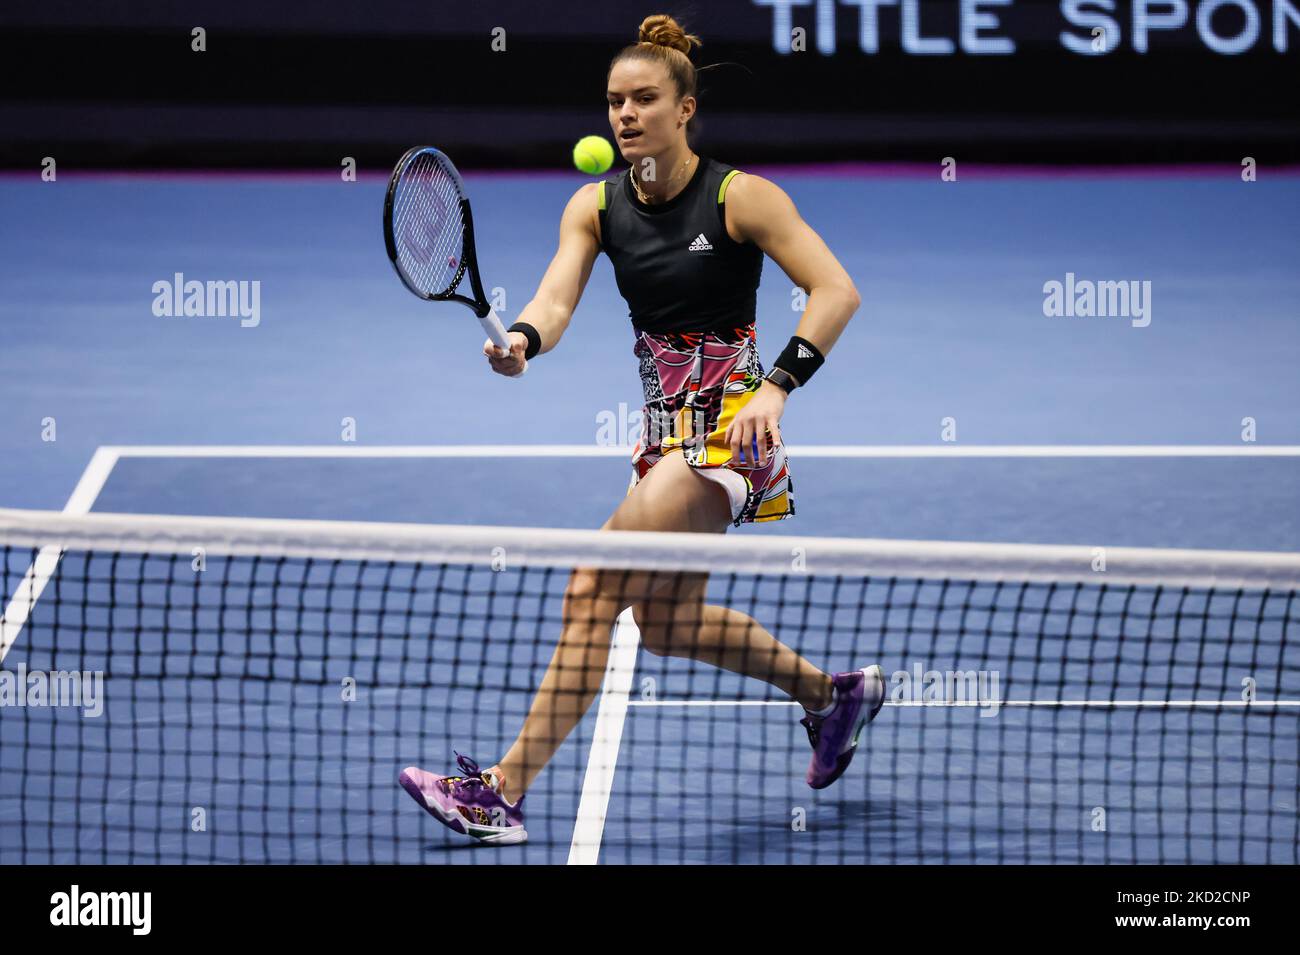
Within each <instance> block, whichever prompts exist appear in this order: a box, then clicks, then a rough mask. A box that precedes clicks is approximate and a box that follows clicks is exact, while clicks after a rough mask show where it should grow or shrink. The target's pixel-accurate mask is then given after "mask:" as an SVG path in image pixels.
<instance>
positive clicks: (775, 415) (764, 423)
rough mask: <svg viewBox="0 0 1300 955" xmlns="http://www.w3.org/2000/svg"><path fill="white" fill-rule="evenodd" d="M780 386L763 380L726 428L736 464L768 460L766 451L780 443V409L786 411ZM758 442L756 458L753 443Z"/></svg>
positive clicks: (758, 463) (783, 392) (761, 464)
mask: <svg viewBox="0 0 1300 955" xmlns="http://www.w3.org/2000/svg"><path fill="white" fill-rule="evenodd" d="M785 399H786V394H785V391H784V390H783V389H781V388H780V387H778V386H776V385H774V384H772V383H771V382H770V381H764V382H763V383H762V384H761V385H759V386H758V391H756V392H754V396H753V397H752V398H750V399H749V401H748V402H747V403H746V404H745V407H743V408H741V409H740V411H739V412H738V413H737V414H736V417H735V418H733V419H732V421H731V424H730V425H729V426H728V428H727V443H728V444H729V445H731V459H732V461H733V462H735V463H737V464H743V465H744V466H746V467H754V466H759V467H762V466H763V465H765V464H767V460H768V451H769V450H771V449H774V448H775V447H776V446H777V445H778V444H780V443H781V425H780V421H781V413H782V412H784V411H785ZM755 441H757V444H758V451H757V460H755V451H754V445H755Z"/></svg>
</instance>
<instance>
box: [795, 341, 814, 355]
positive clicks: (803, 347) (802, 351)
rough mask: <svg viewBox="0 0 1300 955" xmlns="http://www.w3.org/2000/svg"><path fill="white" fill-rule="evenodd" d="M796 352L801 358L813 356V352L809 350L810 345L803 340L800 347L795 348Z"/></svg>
mask: <svg viewBox="0 0 1300 955" xmlns="http://www.w3.org/2000/svg"><path fill="white" fill-rule="evenodd" d="M795 354H796V355H798V356H799V357H800V358H811V357H812V356H813V354H812V352H811V351H809V350H808V346H807V345H805V344H804V343H803V342H800V343H799V347H798V348H797V349H796V350H795Z"/></svg>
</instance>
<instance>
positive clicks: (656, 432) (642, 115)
mask: <svg viewBox="0 0 1300 955" xmlns="http://www.w3.org/2000/svg"><path fill="white" fill-rule="evenodd" d="M692 44H694V45H700V40H699V37H697V36H694V35H690V36H688V35H686V34H685V33H683V31H682V29H681V27H680V26H678V24H677V22H676V21H675V20H674V19H673V18H672V17H669V16H662V15H660V16H652V17H647V18H646V19H645V20H644V21H643V22H642V24H641V28H640V36H639V38H638V42H637V43H635V44H632V45H630V46H627V47H625V48H624V49H622V50H621V51H619V53H618V54H617V55H616V56H615V57H614V59H613V61H612V62H611V64H610V69H609V75H608V78H607V81H606V85H607V87H608V89H607V97H608V101H609V122H610V127H611V129H612V130H613V133H614V136H615V139H616V140H617V142H618V146H619V150H620V151H621V153H622V156H623V158H624V159H625V160H626V161H627V162H628V163H629V164H630V166H631V168H629V169H628V170H627V171H625V172H624V173H623V174H622V175H620V176H619V177H618V179H617V180H616V181H614V182H598V183H591V184H588V185H585V186H583V187H582V188H581V189H579V190H578V191H577V192H576V193H575V194H574V196H573V198H572V199H570V200H569V203H568V205H567V207H566V208H565V210H564V215H563V218H562V219H561V221H560V243H559V250H558V251H557V252H556V254H555V257H554V259H553V260H552V261H551V264H550V267H549V268H548V269H547V270H546V274H545V276H544V277H543V278H542V282H541V285H540V286H539V288H538V290H537V294H536V296H535V297H534V298H533V300H532V301H531V302H530V303H529V304H528V306H527V307H526V308H525V309H524V311H523V312H522V313H521V314H520V321H518V322H516V323H515V324H514V325H512V326H511V327H510V329H509V339H510V350H509V352H508V353H507V352H505V351H504V350H501V349H498V348H497V347H496V346H494V345H493V344H492V343H491V342H490V341H489V342H487V343H486V344H485V345H484V349H483V350H484V354H485V355H486V356H487V359H488V363H489V364H490V365H491V367H492V370H493V371H496V372H498V373H500V374H503V375H509V376H515V375H519V374H521V373H522V372H523V370H524V367H525V366H526V364H527V363H528V361H530V360H532V359H533V358H535V357H536V356H537V355H541V354H545V353H546V352H549V351H550V350H551V349H552V348H555V347H556V345H558V344H559V342H560V338H561V336H562V335H563V334H564V331H565V329H566V328H567V327H568V324H569V319H570V318H571V317H572V315H573V312H574V309H575V308H576V307H577V305H578V300H579V299H580V298H581V296H582V291H583V288H584V287H585V286H586V283H587V279H588V277H589V276H590V275H591V268H592V264H593V263H594V262H595V259H596V255H597V254H598V253H599V252H601V251H602V250H603V251H604V252H605V253H606V254H607V255H608V256H609V259H610V261H611V262H612V263H613V265H614V275H615V278H616V279H617V282H618V288H619V291H620V292H621V293H622V294H623V297H624V298H625V299H627V302H628V306H629V309H630V311H631V315H632V325H633V330H634V331H635V333H636V344H635V347H634V354H635V355H636V357H637V358H638V359H640V363H641V380H642V384H643V386H644V390H645V408H644V413H643V421H644V424H643V428H642V434H641V439H640V441H639V442H638V444H637V446H636V449H635V451H634V452H633V456H632V479H631V483H630V485H629V489H628V493H627V496H626V497H625V498H624V500H623V501H622V503H621V504H620V505H619V507H618V508H617V509H616V510H615V511H614V514H613V515H612V516H611V517H610V518H609V520H607V521H606V522H605V524H604V529H615V530H642V531H693V532H697V533H714V534H716V533H722V532H724V531H725V530H726V529H727V527H728V525H732V524H734V525H736V526H739V525H740V524H742V523H750V522H755V521H775V520H780V519H782V518H786V517H790V516H792V515H793V514H794V502H793V499H792V496H791V490H792V489H791V483H790V474H789V469H788V467H787V463H786V453H785V447H784V445H783V444H782V441H781V430H780V424H779V423H780V419H781V414H782V412H783V411H784V409H785V403H786V400H787V396H788V395H789V394H790V393H791V392H792V391H793V390H794V389H796V388H804V387H807V386H808V383H809V380H810V379H811V378H812V376H813V373H814V372H815V371H816V370H817V369H818V368H819V367H820V366H821V364H822V362H823V360H824V357H823V356H825V355H826V353H827V352H829V351H830V349H831V347H832V346H833V345H834V344H835V341H836V339H838V338H839V336H840V333H841V332H842V331H843V330H844V327H845V325H847V324H848V321H849V319H850V318H851V317H852V315H853V313H854V311H855V310H856V309H857V307H858V303H859V298H858V292H857V290H856V289H855V288H854V285H853V282H852V280H851V279H850V278H849V276H848V273H846V272H845V270H844V269H843V268H842V267H841V266H840V263H839V262H838V261H836V259H835V256H834V255H832V254H831V252H830V250H829V249H828V248H827V247H826V245H825V243H824V242H822V240H821V238H820V237H819V236H818V235H817V233H815V232H814V231H813V230H812V229H811V228H810V227H809V226H808V225H807V223H805V222H804V221H803V220H802V219H801V218H800V216H799V213H798V212H797V211H796V209H795V206H794V203H793V202H791V200H790V198H789V197H788V196H787V195H786V194H785V193H784V192H783V191H782V190H781V189H780V188H779V187H777V186H776V185H774V184H773V183H771V182H769V181H767V180H766V179H763V178H761V177H759V176H754V175H745V174H742V173H741V172H740V171H739V170H737V169H733V168H731V167H730V166H727V165H724V164H722V163H720V162H718V161H716V160H713V159H710V158H706V157H704V156H699V155H697V154H696V153H695V152H693V151H692V149H691V147H690V145H689V142H688V133H689V132H690V130H691V126H690V124H691V119H692V117H693V116H694V115H695V112H696V96H695V93H696V78H695V67H694V66H693V65H692V63H691V61H690V56H689V54H690V51H691V47H692ZM765 253H766V254H767V255H769V256H771V257H772V258H773V259H774V260H775V261H776V263H777V264H778V265H779V266H781V268H782V269H783V270H784V271H785V273H786V274H787V275H788V276H789V277H790V279H791V280H792V281H794V283H795V284H796V285H798V286H799V287H801V288H803V289H804V290H806V291H807V292H808V293H809V295H808V300H807V309H806V311H805V312H804V314H803V317H802V319H801V320H800V322H799V325H798V327H797V329H796V332H797V334H796V335H795V336H794V337H792V338H791V339H790V343H789V344H788V345H787V346H786V348H785V350H784V351H783V352H782V353H781V356H780V357H779V358H778V359H777V360H776V364H775V367H773V368H772V370H771V371H769V372H768V373H767V375H766V376H764V374H763V369H762V366H761V364H760V362H759V358H758V349H757V340H756V337H755V329H754V322H755V301H756V293H757V289H758V283H759V273H760V271H761V269H762V265H763V255H764V254H765ZM707 580H708V575H707V574H703V573H671V574H670V573H649V572H639V573H631V572H627V571H605V572H604V573H603V574H602V573H601V572H599V571H597V570H584V569H579V570H576V571H574V573H573V576H572V577H571V579H570V581H569V584H568V587H567V589H566V591H565V597H564V611H563V614H564V617H563V621H564V622H563V634H562V636H561V638H560V643H559V646H558V647H557V648H556V651H555V655H554V657H553V658H552V660H551V663H550V667H549V669H548V670H547V673H546V675H545V677H544V678H543V680H542V685H541V687H540V689H539V690H538V692H537V695H536V697H535V698H534V700H533V703H532V705H531V707H530V709H529V713H528V716H527V717H526V719H525V721H524V726H523V729H522V731H521V732H520V734H519V737H518V739H516V740H515V742H514V745H512V746H511V747H510V749H509V751H508V752H507V753H506V754H505V756H504V757H503V758H502V759H501V761H500V762H499V763H497V764H496V765H495V766H492V767H491V768H490V769H488V770H486V771H481V770H480V769H479V767H478V765H477V764H476V763H475V762H474V761H473V760H472V759H469V758H468V757H466V756H462V755H460V754H457V761H458V764H459V768H460V772H461V775H455V776H438V775H435V774H433V773H430V772H426V771H424V770H422V769H418V768H416V767H410V768H408V769H406V770H404V771H403V772H402V774H401V776H400V782H401V784H402V786H403V787H404V788H405V789H406V790H407V792H409V793H410V794H411V796H412V797H414V799H415V800H416V801H417V802H418V803H420V805H421V806H423V807H424V808H425V809H426V810H428V811H429V812H430V813H431V814H432V815H433V816H434V817H435V818H437V819H438V820H440V821H441V822H443V823H445V824H446V825H447V826H450V827H451V828H452V829H454V830H455V831H457V832H460V833H464V834H465V835H468V836H471V837H473V838H474V839H477V840H480V841H482V842H491V843H497V844H511V843H518V842H523V841H525V840H526V839H527V832H526V830H525V828H524V817H523V799H524V793H525V792H527V790H528V787H529V786H530V785H531V784H532V782H533V780H534V779H535V778H536V776H537V775H538V773H540V772H541V770H542V768H543V767H544V766H545V765H546V763H547V762H548V761H549V760H550V758H551V757H552V755H554V753H555V751H556V750H557V749H558V748H559V746H560V744H561V743H562V742H563V741H564V739H565V737H567V736H568V734H569V733H570V732H571V731H572V729H573V727H574V726H576V725H577V723H578V721H579V720H581V718H582V716H583V714H584V713H585V712H586V711H587V709H588V708H589V707H590V705H591V703H592V702H593V701H594V699H595V697H596V694H597V693H598V692H599V689H600V684H601V681H602V679H603V677H604V672H605V666H606V661H607V657H608V653H609V639H610V628H611V626H612V624H613V622H614V620H615V618H616V617H617V616H618V615H619V613H621V612H622V611H623V610H624V609H625V608H626V607H629V606H631V607H632V612H633V614H634V616H635V620H636V623H637V626H638V628H639V630H640V633H641V641H642V646H643V647H644V648H645V649H646V650H647V651H649V652H651V653H654V654H659V655H668V656H680V657H688V658H692V659H695V660H699V661H701V662H704V663H709V664H712V665H714V666H717V667H722V668H724V669H727V670H731V671H733V672H736V673H740V674H743V675H745V676H750V677H753V678H755V679H759V680H763V681H764V682H767V683H770V684H772V685H773V686H775V687H777V688H779V689H780V690H782V691H783V692H784V693H786V694H788V695H789V696H790V697H791V698H792V699H794V700H797V701H798V702H799V703H800V704H801V705H802V706H803V708H804V710H805V715H804V717H803V719H802V720H801V721H800V722H801V723H803V725H804V726H805V728H806V729H807V731H808V738H809V741H810V742H811V743H812V749H813V754H812V761H811V764H810V765H809V767H808V775H807V781H808V785H810V786H812V787H813V788H814V789H821V788H824V787H826V786H829V785H830V784H831V783H832V782H834V781H835V780H836V779H838V778H839V776H840V775H841V774H842V773H843V772H844V770H845V769H846V768H847V767H848V765H849V761H850V760H851V759H852V758H853V753H854V750H855V748H856V746H857V742H858V736H859V733H860V731H861V729H862V726H863V725H864V724H865V723H866V722H868V721H870V720H871V719H872V718H874V717H875V715H876V713H878V712H879V710H880V707H881V705H882V703H883V702H884V696H885V693H884V674H883V672H882V671H881V668H880V667H879V666H872V667H868V668H866V669H863V670H854V671H850V672H846V673H835V674H826V673H823V672H822V671H820V670H819V669H817V667H815V666H813V665H812V664H811V663H809V662H808V661H807V660H805V659H803V658H802V657H801V656H799V655H798V654H797V653H795V652H794V651H793V650H791V649H790V648H789V647H786V646H784V645H783V644H781V643H780V642H779V641H778V640H777V639H776V638H775V637H774V636H772V634H771V633H769V632H768V631H767V630H765V629H764V628H763V627H762V626H761V625H760V624H759V623H758V622H757V621H755V620H754V619H753V618H752V617H750V616H748V615H746V614H743V613H740V612H739V611H736V610H731V609H729V608H726V607H719V606H711V605H706V604H705V602H704V600H705V587H706V584H707Z"/></svg>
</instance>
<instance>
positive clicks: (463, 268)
mask: <svg viewBox="0 0 1300 955" xmlns="http://www.w3.org/2000/svg"><path fill="white" fill-rule="evenodd" d="M421 153H432V154H433V155H434V156H435V157H437V160H438V162H439V164H440V165H441V166H442V167H443V168H444V169H445V170H446V171H447V172H448V173H449V174H450V175H451V177H452V181H453V182H454V183H455V186H456V194H457V195H458V196H459V197H460V198H459V201H458V203H457V205H458V207H459V212H460V219H461V227H462V228H461V252H460V263H459V264H460V272H461V274H462V275H463V274H464V273H466V272H468V273H469V282H470V289H471V291H472V292H473V293H474V297H473V298H467V297H466V296H464V295H460V294H458V293H456V292H455V291H454V289H456V287H457V286H459V285H460V278H459V277H458V278H456V279H455V280H454V281H453V282H452V283H451V285H450V286H449V289H450V290H449V291H446V292H426V291H424V290H423V289H421V288H420V287H419V285H418V284H417V283H416V282H415V280H414V279H413V278H411V276H409V275H408V274H407V273H406V270H405V269H404V268H402V263H401V261H400V259H399V257H398V254H397V236H396V235H395V234H394V232H393V200H394V198H395V197H396V195H397V187H398V184H399V183H400V182H401V180H402V174H403V173H404V172H405V171H406V169H407V167H408V166H409V165H410V164H411V161H412V160H413V159H414V158H415V157H416V156H417V155H419V154H421ZM384 248H385V250H386V251H387V252H388V261H390V262H391V263H392V264H393V269H394V271H396V272H397V277H398V278H399V279H401V280H402V284H403V285H405V286H406V287H407V289H408V290H409V291H410V292H411V294H412V295H415V296H416V297H418V298H422V299H424V300H425V301H426V302H460V303H461V304H462V305H466V306H468V307H469V308H470V310H471V311H473V313H474V314H475V316H477V317H478V320H479V324H480V325H482V326H483V331H484V332H485V333H486V334H487V336H488V338H490V339H491V340H492V343H493V344H494V345H496V346H497V347H498V348H501V349H504V350H506V351H509V350H510V339H509V337H508V336H507V335H506V330H505V326H504V325H502V324H501V319H500V318H499V317H498V316H497V313H496V311H495V310H494V309H493V308H492V306H491V304H490V303H489V302H488V300H487V296H486V295H484V294H483V279H482V278H481V277H480V276H479V271H478V252H477V250H476V249H475V246H474V216H473V213H472V212H471V211H470V207H469V197H468V196H466V194H465V182H464V180H462V179H461V177H460V172H459V171H458V170H457V169H456V166H455V164H454V163H453V162H452V161H451V159H450V158H448V156H447V154H446V153H444V152H442V151H441V150H439V149H435V148H434V147H433V146H412V147H411V148H410V149H408V150H407V151H406V152H404V153H403V154H402V158H401V159H399V160H398V161H397V165H396V166H394V167H393V174H392V176H390V177H389V179H388V192H387V194H386V195H385V197H384Z"/></svg>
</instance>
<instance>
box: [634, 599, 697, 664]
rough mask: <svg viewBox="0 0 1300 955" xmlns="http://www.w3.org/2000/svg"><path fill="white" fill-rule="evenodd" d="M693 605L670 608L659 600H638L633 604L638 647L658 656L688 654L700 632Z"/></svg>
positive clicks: (695, 609)
mask: <svg viewBox="0 0 1300 955" xmlns="http://www.w3.org/2000/svg"><path fill="white" fill-rule="evenodd" d="M699 609H700V608H695V607H692V608H691V610H690V611H687V610H685V609H684V608H674V609H669V608H666V607H664V606H663V605H662V604H658V603H652V602H641V603H635V604H633V605H632V618H633V620H635V621H636V626H637V631H638V632H639V634H640V638H641V648H642V649H643V650H645V651H646V652H647V653H650V654H652V655H654V656H657V657H680V656H689V655H690V651H691V649H692V643H693V642H694V641H695V640H696V639H697V637H698V634H699V620H698V616H697V614H696V613H695V612H693V611H698V610H699Z"/></svg>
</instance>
